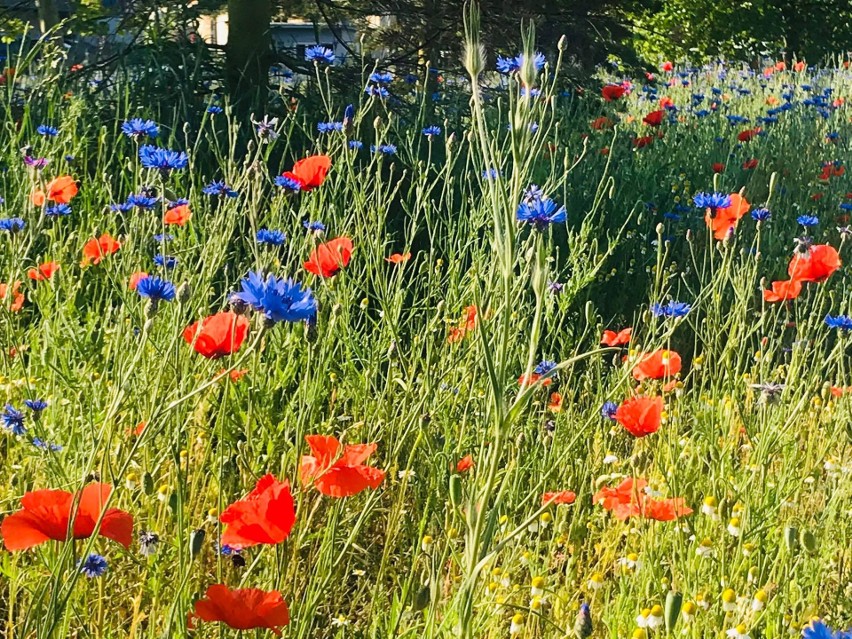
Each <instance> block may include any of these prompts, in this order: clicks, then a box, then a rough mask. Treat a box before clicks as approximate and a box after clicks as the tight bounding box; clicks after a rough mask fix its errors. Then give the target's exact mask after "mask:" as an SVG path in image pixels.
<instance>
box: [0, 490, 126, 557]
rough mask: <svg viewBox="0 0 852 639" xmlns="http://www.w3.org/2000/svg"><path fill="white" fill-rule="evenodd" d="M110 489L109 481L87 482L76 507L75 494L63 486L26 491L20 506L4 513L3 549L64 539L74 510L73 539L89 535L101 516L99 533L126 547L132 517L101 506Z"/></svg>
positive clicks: (28, 546) (1, 527)
mask: <svg viewBox="0 0 852 639" xmlns="http://www.w3.org/2000/svg"><path fill="white" fill-rule="evenodd" d="M111 492H112V487H111V486H110V485H109V484H88V485H87V486H85V487H84V488H83V490H82V491H81V493H80V499H79V502H78V503H77V505H76V508H75V504H74V502H75V499H74V495H73V494H72V493H69V492H67V491H64V490H34V491H32V492H29V493H27V494H25V495H24V496H23V497H22V498H21V506H22V510H19V511H17V512H15V513H12V514H11V515H9V516H7V517H6V518H5V519H4V520H3V524H2V525H0V534H2V535H3V543H4V544H5V545H6V549H7V550H26V549H27V548H32V547H33V546H38V545H39V544H43V543H44V542H46V541H50V540H51V539H55V540H56V541H66V540H67V539H68V528H69V524H70V522H71V514H72V512H75V517H74V523H73V525H72V526H71V537H72V538H73V539H87V538H89V537H91V536H92V535H93V534H94V533H95V525H96V524H97V522H98V520H99V519H100V520H101V526H100V530H99V531H98V534H99V535H100V536H101V537H106V538H107V539H112V540H113V541H117V542H118V543H120V544H121V545H122V546H124V547H125V548H129V547H130V544H131V542H132V541H133V517H132V516H131V515H130V514H129V513H126V512H124V511H123V510H119V509H118V508H108V509H106V510H104V503H105V502H106V500H107V499H108V498H109V495H110V493H111ZM102 513H103V518H102V519H101V514H102Z"/></svg>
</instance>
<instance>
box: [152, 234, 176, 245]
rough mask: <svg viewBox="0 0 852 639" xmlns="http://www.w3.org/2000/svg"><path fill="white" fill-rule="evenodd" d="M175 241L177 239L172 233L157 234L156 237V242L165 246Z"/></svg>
mask: <svg viewBox="0 0 852 639" xmlns="http://www.w3.org/2000/svg"><path fill="white" fill-rule="evenodd" d="M174 239H175V236H174V235H172V234H171V233H157V234H156V235H155V236H154V241H155V242H156V243H157V244H164V243H165V242H171V241H172V240H174Z"/></svg>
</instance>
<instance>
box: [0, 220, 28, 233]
mask: <svg viewBox="0 0 852 639" xmlns="http://www.w3.org/2000/svg"><path fill="white" fill-rule="evenodd" d="M26 225H27V223H26V222H24V220H23V219H21V218H19V217H7V218H4V219H2V220H0V231H8V232H9V233H19V232H20V231H23V230H24V227H25V226H26Z"/></svg>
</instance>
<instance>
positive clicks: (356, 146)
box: [349, 140, 364, 151]
mask: <svg viewBox="0 0 852 639" xmlns="http://www.w3.org/2000/svg"><path fill="white" fill-rule="evenodd" d="M363 146H364V143H363V142H361V140H349V148H350V149H352V150H353V151H360V150H361V148H362V147H363Z"/></svg>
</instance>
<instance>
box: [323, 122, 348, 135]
mask: <svg viewBox="0 0 852 639" xmlns="http://www.w3.org/2000/svg"><path fill="white" fill-rule="evenodd" d="M342 130H343V122H317V131H319V132H320V133H331V132H333V131H342Z"/></svg>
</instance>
